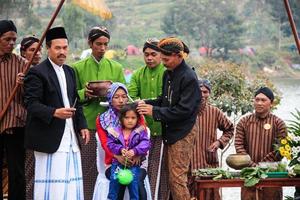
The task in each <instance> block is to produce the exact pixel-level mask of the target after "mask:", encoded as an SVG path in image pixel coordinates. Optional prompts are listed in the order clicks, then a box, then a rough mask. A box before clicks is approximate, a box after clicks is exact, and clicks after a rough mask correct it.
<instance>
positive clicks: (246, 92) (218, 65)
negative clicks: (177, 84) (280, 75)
mask: <svg viewBox="0 0 300 200" xmlns="http://www.w3.org/2000/svg"><path fill="white" fill-rule="evenodd" d="M244 69H245V67H244V66H241V65H238V64H235V63H231V62H217V61H213V60H207V61H206V62H205V63H204V64H203V65H201V67H200V68H198V70H197V72H198V74H199V76H200V77H201V78H205V79H208V80H210V82H211V84H212V95H211V102H212V103H213V104H214V105H216V106H217V107H219V108H220V109H221V110H223V111H224V112H226V113H227V114H228V115H229V116H231V115H232V114H234V116H235V118H238V117H239V116H241V115H243V114H245V113H247V112H252V111H253V109H254V108H253V103H252V102H253V94H254V92H255V91H256V90H257V89H258V88H259V87H261V86H268V87H270V88H271V89H272V90H273V91H274V93H275V97H276V99H275V100H274V107H273V108H275V107H276V106H277V105H278V104H279V103H280V99H281V96H280V93H279V92H278V90H277V89H276V88H275V86H274V84H273V83H272V82H271V81H270V80H269V79H268V78H266V77H265V76H264V75H259V76H256V77H255V78H254V79H253V80H249V79H248V78H247V77H246V73H245V70H244Z"/></svg>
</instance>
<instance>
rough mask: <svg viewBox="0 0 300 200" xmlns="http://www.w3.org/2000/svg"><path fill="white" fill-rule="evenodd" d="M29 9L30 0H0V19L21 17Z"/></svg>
mask: <svg viewBox="0 0 300 200" xmlns="http://www.w3.org/2000/svg"><path fill="white" fill-rule="evenodd" d="M30 7H31V0H0V19H8V18H11V17H12V16H13V17H14V18H16V17H22V16H23V15H24V13H27V12H28V10H29V8H30Z"/></svg>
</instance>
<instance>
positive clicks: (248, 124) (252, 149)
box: [235, 113, 287, 200]
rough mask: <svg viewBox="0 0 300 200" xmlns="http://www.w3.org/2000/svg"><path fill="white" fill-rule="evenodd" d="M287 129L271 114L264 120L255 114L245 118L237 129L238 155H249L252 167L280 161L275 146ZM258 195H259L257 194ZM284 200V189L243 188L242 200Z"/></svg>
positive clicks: (236, 144) (236, 143)
mask: <svg viewBox="0 0 300 200" xmlns="http://www.w3.org/2000/svg"><path fill="white" fill-rule="evenodd" d="M286 134H287V129H286V126H285V123H284V122H283V120H281V119H280V118H278V117H277V116H275V115H273V114H271V113H269V114H268V115H267V116H266V117H264V118H259V117H258V116H257V115H256V114H255V113H254V114H250V115H247V116H245V117H243V118H242V119H241V120H240V121H239V123H238V124H237V127H236V136H235V148H236V152H237V153H241V154H249V155H250V157H251V159H252V162H251V164H250V165H251V166H256V165H257V164H258V162H275V161H279V160H280V157H278V156H277V155H276V153H275V149H274V144H275V143H277V142H278V141H280V139H281V138H283V137H285V136H286ZM256 193H258V194H256ZM256 195H258V196H259V199H272V200H281V199H282V188H263V189H260V190H255V188H242V193H241V197H242V198H241V199H242V200H255V199H256Z"/></svg>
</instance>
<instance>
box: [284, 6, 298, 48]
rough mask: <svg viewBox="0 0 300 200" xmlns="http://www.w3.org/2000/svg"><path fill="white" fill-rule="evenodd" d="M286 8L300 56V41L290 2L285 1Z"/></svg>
mask: <svg viewBox="0 0 300 200" xmlns="http://www.w3.org/2000/svg"><path fill="white" fill-rule="evenodd" d="M284 6H285V9H286V12H287V14H288V18H289V21H290V25H291V27H292V31H293V35H294V38H295V42H296V45H297V49H298V53H299V54H300V40H299V36H298V32H297V28H296V25H295V21H294V18H293V15H292V10H291V7H290V4H289V0H284Z"/></svg>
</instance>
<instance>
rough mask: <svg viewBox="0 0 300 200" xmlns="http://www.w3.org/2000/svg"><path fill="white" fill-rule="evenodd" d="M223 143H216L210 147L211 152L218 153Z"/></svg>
mask: <svg viewBox="0 0 300 200" xmlns="http://www.w3.org/2000/svg"><path fill="white" fill-rule="evenodd" d="M220 145H221V143H220V142H219V141H215V142H214V143H212V144H211V145H210V146H209V147H208V149H207V150H208V151H209V152H216V151H217V150H218V148H219V147H220Z"/></svg>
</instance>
